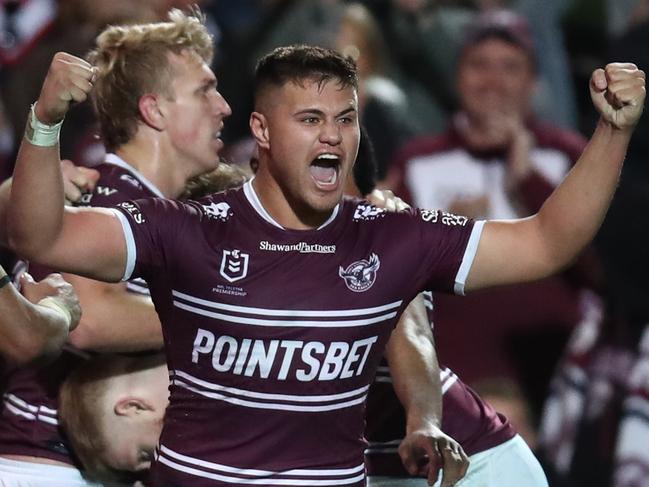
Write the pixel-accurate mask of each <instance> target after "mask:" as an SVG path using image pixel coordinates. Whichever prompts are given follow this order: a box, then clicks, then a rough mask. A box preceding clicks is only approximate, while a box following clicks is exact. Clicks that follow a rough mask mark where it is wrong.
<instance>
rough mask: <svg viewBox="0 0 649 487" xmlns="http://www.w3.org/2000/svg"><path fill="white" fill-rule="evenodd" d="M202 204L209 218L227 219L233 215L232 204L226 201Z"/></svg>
mask: <svg viewBox="0 0 649 487" xmlns="http://www.w3.org/2000/svg"><path fill="white" fill-rule="evenodd" d="M201 206H202V207H203V211H204V212H205V215H206V216H207V217H208V218H214V219H216V220H221V221H226V220H227V219H228V218H230V216H231V215H232V211H231V210H230V205H228V204H227V203H226V202H225V201H222V202H221V203H210V204H209V205H201Z"/></svg>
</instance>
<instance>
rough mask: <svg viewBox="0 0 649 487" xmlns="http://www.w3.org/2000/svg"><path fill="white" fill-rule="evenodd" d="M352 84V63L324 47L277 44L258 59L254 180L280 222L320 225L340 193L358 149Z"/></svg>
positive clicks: (297, 225)
mask: <svg viewBox="0 0 649 487" xmlns="http://www.w3.org/2000/svg"><path fill="white" fill-rule="evenodd" d="M357 88H358V80H357V77H356V67H355V65H354V63H353V61H351V60H350V59H347V58H344V57H342V56H341V55H340V54H338V53H337V52H335V51H332V50H329V49H323V48H320V47H314V46H305V45H297V46H289V47H281V48H277V49H275V50H274V51H272V52H271V53H270V54H268V55H266V56H264V57H263V58H262V59H261V60H260V61H259V63H258V64H257V69H256V72H255V86H254V94H255V111H254V112H253V113H252V115H251V116H250V127H251V130H252V134H253V136H254V138H255V140H256V142H257V147H258V150H259V169H258V171H257V176H256V178H255V181H254V183H253V185H254V187H255V190H256V191H257V193H258V194H259V197H260V199H261V201H262V203H263V204H264V206H265V207H266V209H267V210H268V211H269V213H270V214H271V215H272V216H273V217H274V218H275V219H276V220H277V221H278V222H279V223H280V224H281V225H283V226H286V227H291V228H313V227H317V226H318V225H320V224H321V223H322V222H323V221H324V220H326V219H327V218H328V216H329V215H330V213H331V210H332V209H333V208H334V207H335V206H336V204H338V202H339V201H340V199H341V198H342V195H343V189H344V186H345V181H346V180H347V176H348V175H349V173H350V171H351V169H352V166H353V164H354V160H355V159H356V152H357V151H358V141H359V125H358V94H357Z"/></svg>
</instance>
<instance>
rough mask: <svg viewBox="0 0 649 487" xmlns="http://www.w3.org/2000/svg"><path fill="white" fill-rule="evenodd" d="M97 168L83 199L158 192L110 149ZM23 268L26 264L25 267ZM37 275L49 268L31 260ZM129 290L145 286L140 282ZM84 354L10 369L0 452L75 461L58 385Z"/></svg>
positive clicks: (109, 201)
mask: <svg viewBox="0 0 649 487" xmlns="http://www.w3.org/2000/svg"><path fill="white" fill-rule="evenodd" d="M96 169H97V170H98V171H99V173H100V178H99V180H98V182H97V185H96V187H95V190H94V191H93V192H92V193H88V194H86V195H84V196H83V198H82V201H81V205H83V206H98V207H112V206H115V205H116V204H117V203H119V202H122V201H124V200H127V199H133V198H142V197H148V196H159V197H163V195H162V193H160V191H159V190H158V189H157V188H156V187H155V186H154V185H153V184H152V183H150V182H149V181H147V180H146V179H145V178H144V177H143V176H142V175H141V174H139V173H138V172H137V171H135V170H134V169H133V168H131V167H130V166H129V165H128V164H127V163H126V162H124V161H123V160H121V159H120V158H119V157H117V156H116V155H114V154H108V155H107V156H106V162H105V163H104V164H100V165H99V166H97V167H96ZM23 270H24V269H23ZM30 272H31V273H32V274H33V275H34V278H35V279H42V278H43V277H45V276H46V275H47V274H49V273H50V272H52V271H51V270H48V269H44V268H42V267H38V266H31V267H30ZM131 286H132V284H131V283H130V282H129V283H128V287H129V290H131V291H133V292H145V291H146V287H145V286H146V284H144V287H143V286H142V284H140V283H135V284H134V285H133V289H131ZM81 360H83V358H81V357H80V356H79V355H78V354H77V353H73V352H72V351H64V352H63V353H62V354H61V356H60V357H59V358H57V359H56V360H55V361H54V362H50V363H47V364H45V365H42V366H36V365H29V366H23V367H17V368H13V369H10V370H9V371H8V373H7V377H6V388H5V392H4V396H3V407H2V414H1V415H0V455H28V456H34V457H39V458H49V459H51V460H57V461H60V462H65V463H68V464H73V463H74V462H73V459H72V458H71V457H70V452H69V450H68V445H67V441H66V440H65V438H64V435H63V434H62V432H61V431H60V430H59V428H58V420H57V407H58V399H57V397H58V390H59V387H60V385H61V383H62V382H63V380H65V378H66V376H67V374H68V373H69V371H70V370H72V368H73V367H74V366H75V365H77V364H78V363H79V361H81Z"/></svg>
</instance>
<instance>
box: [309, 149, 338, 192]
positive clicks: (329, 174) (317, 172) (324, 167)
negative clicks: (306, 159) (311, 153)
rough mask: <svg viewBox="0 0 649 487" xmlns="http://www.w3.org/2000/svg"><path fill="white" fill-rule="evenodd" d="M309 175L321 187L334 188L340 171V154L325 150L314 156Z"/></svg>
mask: <svg viewBox="0 0 649 487" xmlns="http://www.w3.org/2000/svg"><path fill="white" fill-rule="evenodd" d="M310 171H311V177H312V178H313V180H314V181H315V183H316V186H318V187H319V188H321V189H325V190H331V189H335V188H336V187H337V184H338V174H339V173H340V156H338V155H336V154H331V153H329V152H325V153H324V154H320V155H319V156H318V157H316V158H315V159H314V160H313V162H312V163H311V166H310Z"/></svg>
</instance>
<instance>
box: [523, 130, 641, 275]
mask: <svg viewBox="0 0 649 487" xmlns="http://www.w3.org/2000/svg"><path fill="white" fill-rule="evenodd" d="M630 137H631V130H619V129H615V128H613V127H612V126H611V125H610V124H608V123H606V122H603V121H600V122H599V123H598V125H597V128H596V130H595V133H594V134H593V137H592V139H591V141H590V142H589V144H588V146H587V147H586V149H585V150H584V152H583V154H582V156H581V157H580V158H579V160H578V161H577V164H576V165H575V166H574V167H573V168H572V170H571V171H570V173H569V174H568V175H567V177H566V178H565V180H564V181H563V182H562V184H561V185H560V186H559V187H558V188H557V189H556V190H555V191H554V192H553V193H552V195H551V196H550V197H549V198H548V199H547V201H546V202H545V203H544V204H543V206H542V207H541V209H540V210H539V212H538V214H537V215H536V217H535V218H536V220H537V225H538V231H539V233H540V235H541V236H542V237H543V239H544V243H545V245H544V248H545V249H546V250H547V259H548V261H549V262H550V263H551V265H552V266H553V268H550V269H548V271H549V272H548V274H551V273H554V272H556V271H557V270H559V269H560V268H563V267H565V266H566V265H567V264H569V263H570V262H571V261H572V260H573V259H574V258H575V257H576V256H577V255H578V254H579V252H580V251H581V250H582V249H583V248H584V246H585V245H586V244H588V243H589V242H590V241H591V240H592V238H593V237H594V235H595V233H596V232H597V230H598V229H599V227H600V225H601V223H602V221H603V219H604V217H605V215H606V211H607V209H608V207H609V205H610V201H611V199H612V197H613V194H614V192H615V188H616V187H617V184H618V180H619V177H620V171H621V169H622V164H623V161H624V156H625V154H626V149H627V146H628V142H629V139H630Z"/></svg>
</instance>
